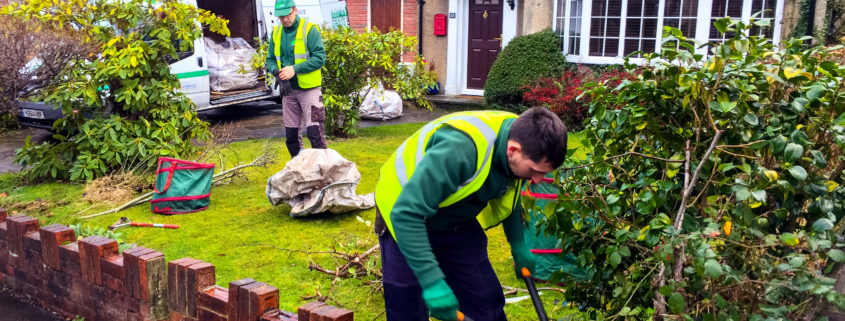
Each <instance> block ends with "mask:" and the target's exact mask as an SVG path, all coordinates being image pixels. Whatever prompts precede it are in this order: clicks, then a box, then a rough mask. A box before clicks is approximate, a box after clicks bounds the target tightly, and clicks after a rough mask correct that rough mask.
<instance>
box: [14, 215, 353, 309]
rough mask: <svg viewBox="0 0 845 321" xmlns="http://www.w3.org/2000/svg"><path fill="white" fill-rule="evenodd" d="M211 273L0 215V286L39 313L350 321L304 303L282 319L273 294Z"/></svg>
mask: <svg viewBox="0 0 845 321" xmlns="http://www.w3.org/2000/svg"><path fill="white" fill-rule="evenodd" d="M215 281H216V280H215V273H214V265H212V264H211V263H208V262H203V261H201V260H197V259H192V258H181V259H177V260H172V261H169V262H168V261H166V260H165V257H164V254H163V253H161V252H159V251H156V250H152V249H147V248H144V247H136V248H133V249H130V250H127V251H125V252H123V253H118V249H117V242H116V241H115V240H111V239H108V238H105V237H101V236H90V237H86V238H83V239H81V240H78V241H77V240H76V235H75V233H74V231H73V230H72V229H70V228H69V227H67V226H64V225H60V224H51V225H47V226H44V227H39V224H38V220H37V219H35V218H32V217H28V216H12V217H8V218H7V214H6V211H5V210H3V209H0V283H2V284H4V285H6V286H7V287H9V288H11V289H13V290H15V291H16V292H19V293H22V294H25V295H27V296H29V297H31V298H32V299H33V300H35V301H37V302H38V303H39V304H40V305H41V306H43V307H44V308H46V309H48V310H50V311H54V312H57V313H58V314H60V315H62V316H65V317H68V318H72V317H74V316H76V315H79V316H83V317H85V320H86V321H100V320H102V321H118V320H119V321H123V320H126V321H153V320H155V321H160V320H168V321H256V320H262V321H284V320H299V321H351V320H353V313H352V311H349V310H345V309H340V308H336V307H333V306H329V305H326V304H325V303H322V302H311V303H308V304H306V305H305V306H302V307H300V308H299V310H298V311H297V313H296V314H293V313H290V312H286V311H281V310H279V309H278V307H279V289H277V288H275V287H273V286H271V285H268V284H265V283H262V282H257V281H255V280H252V279H242V280H237V281H234V282H230V283H229V288H228V289H227V288H223V287H220V286H217V285H215Z"/></svg>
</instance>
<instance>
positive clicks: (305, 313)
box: [296, 301, 326, 321]
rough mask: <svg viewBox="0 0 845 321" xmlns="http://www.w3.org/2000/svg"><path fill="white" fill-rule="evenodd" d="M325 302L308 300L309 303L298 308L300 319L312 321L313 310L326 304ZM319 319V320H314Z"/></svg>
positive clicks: (301, 320) (300, 320)
mask: <svg viewBox="0 0 845 321" xmlns="http://www.w3.org/2000/svg"><path fill="white" fill-rule="evenodd" d="M325 305H326V303H325V302H320V301H314V302H308V304H306V305H303V306H301V307H299V309H297V311H296V312H297V315H298V316H299V321H310V320H311V311H314V309H317V308H319V307H322V306H325ZM314 321H317V320H314Z"/></svg>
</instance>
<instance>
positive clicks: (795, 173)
mask: <svg viewBox="0 0 845 321" xmlns="http://www.w3.org/2000/svg"><path fill="white" fill-rule="evenodd" d="M789 174H791V175H792V177H795V179H797V180H799V181H803V180H805V179H807V170H805V169H804V167H801V166H798V165H796V166H792V168H790V169H789Z"/></svg>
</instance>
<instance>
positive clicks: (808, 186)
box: [540, 19, 845, 320]
mask: <svg viewBox="0 0 845 321" xmlns="http://www.w3.org/2000/svg"><path fill="white" fill-rule="evenodd" d="M752 23H753V24H754V25H758V26H765V25H767V24H768V23H767V21H765V20H764V21H754V20H752ZM715 25H716V27H717V29H718V30H719V31H720V32H722V33H725V32H726V31H739V32H735V33H732V34H734V36H732V37H730V38H729V39H727V40H725V41H724V42H723V43H719V44H713V48H712V53H711V54H710V55H709V56H708V57H707V58H706V59H704V58H703V57H702V56H701V55H696V54H692V53H691V52H692V51H693V50H692V49H693V47H692V46H691V45H688V44H687V43H686V41H690V40H692V39H688V38H686V37H684V36H683V35H682V34H681V33H680V31H679V30H677V29H673V28H666V30H667V32H668V33H669V34H670V36H669V37H668V38H669V39H667V40H668V41H670V42H671V41H673V40H681V49H680V50H678V49H675V46H674V45H670V46H667V47H664V48H663V50H662V53H660V54H646V55H645V56H646V59H647V64H648V67H646V68H644V70H643V71H642V73H641V74H640V75H639V76H637V78H636V79H635V80H625V81H623V82H622V83H621V84H620V85H619V86H616V87H611V86H608V85H606V84H604V85H603V84H598V83H588V84H586V85H585V86H586V87H587V88H589V89H588V90H587V91H586V93H585V95H587V96H589V98H590V99H591V103H590V112H591V114H592V115H593V117H592V118H591V119H590V120H589V122H588V125H587V127H586V129H585V130H584V134H585V135H586V137H588V140H589V142H588V143H589V144H590V145H591V146H593V151H592V154H591V155H589V156H588V157H587V159H586V160H584V161H573V160H568V161H567V163H566V164H565V165H564V166H565V167H564V168H562V169H560V170H559V172H558V173H557V175H556V176H557V179H558V182H559V188H560V195H562V196H561V200H560V201H559V202H557V203H554V205H552V206H553V208H547V209H546V212H547V213H552V212H553V213H554V214H553V215H551V216H550V217H548V218H546V219H542V220H541V222H540V224H544V225H545V226H546V227H547V229H546V232H548V233H552V234H554V235H557V236H559V237H560V238H561V239H562V241H561V244H563V251H565V252H573V253H575V254H576V255H577V259H576V262H577V265H578V266H579V267H581V268H583V269H586V270H588V271H590V272H589V276H588V277H589V279H588V280H577V281H578V282H575V281H576V280H575V279H573V277H572V276H569V275H566V274H565V273H562V272H561V273H558V274H557V275H556V276H555V278H560V280H562V281H564V283H565V284H566V296H567V299H569V300H572V301H576V302H583V303H585V304H586V305H587V306H589V307H590V308H589V309H590V312H591V314H592V315H591V317H592V318H596V319H603V318H610V319H619V318H623V319H650V318H654V319H656V320H663V319H667V318H669V319H686V320H764V319H767V320H768V319H802V320H815V319H817V318H819V317H820V315H821V314H822V313H824V312H825V310H826V309H828V307H830V306H835V307H839V308H843V307H845V298H843V296H842V295H840V294H837V292H836V291H835V290H834V287H833V285H834V282H835V279H833V278H831V277H829V275H832V273H835V272H837V271H838V270H839V269H841V268H842V263H843V262H845V252H843V250H842V249H843V247H845V239H843V236H842V231H843V225H842V219H843V217H845V189H843V187H842V186H841V185H842V184H843V173H842V172H843V169H845V156H843V154H842V151H843V148H845V90H843V85H845V83H843V82H844V81H843V76H845V66H842V65H839V64H837V63H834V62H832V61H829V60H827V57H826V55H827V53H828V52H827V50H825V49H823V48H812V49H805V48H804V47H802V42H801V40H789V41H785V42H784V43H783V45H784V47H785V49H783V50H777V49H776V48H775V47H774V46H773V45H772V44H771V42H770V41H768V40H765V39H761V38H757V37H747V36H744V35H743V34H744V33H745V32H743V31H745V30H748V29H749V28H750V27H751V26H750V25H745V24H743V23H742V22H738V21H730V20H729V19H720V20H717V21H716V23H715ZM670 44H671V43H670ZM636 68H638V67H637V66H633V65H630V64H627V63H626V69H627V70H629V71H634V70H635V69H636ZM553 281H557V280H553Z"/></svg>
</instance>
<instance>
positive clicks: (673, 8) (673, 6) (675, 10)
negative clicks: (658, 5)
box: [663, 0, 718, 17]
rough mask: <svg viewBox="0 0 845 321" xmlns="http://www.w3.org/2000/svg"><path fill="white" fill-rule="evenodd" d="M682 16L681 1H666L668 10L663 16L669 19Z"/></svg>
mask: <svg viewBox="0 0 845 321" xmlns="http://www.w3.org/2000/svg"><path fill="white" fill-rule="evenodd" d="M716 1H718V0H716ZM680 14H681V0H666V10H665V11H664V12H663V15H664V16H667V17H678V16H680Z"/></svg>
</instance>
